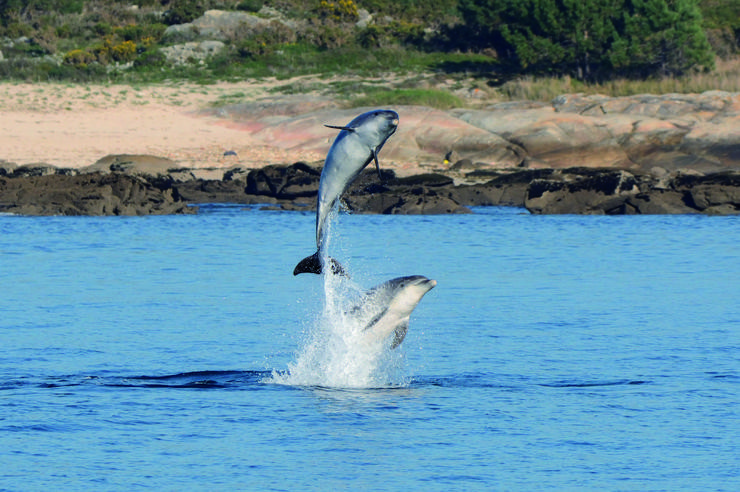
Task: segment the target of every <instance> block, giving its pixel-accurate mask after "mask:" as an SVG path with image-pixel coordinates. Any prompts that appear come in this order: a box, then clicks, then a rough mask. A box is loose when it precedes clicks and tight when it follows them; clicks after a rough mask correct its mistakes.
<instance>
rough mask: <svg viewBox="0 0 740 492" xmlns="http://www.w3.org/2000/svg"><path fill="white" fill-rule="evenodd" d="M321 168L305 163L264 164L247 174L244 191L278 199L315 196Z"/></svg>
mask: <svg viewBox="0 0 740 492" xmlns="http://www.w3.org/2000/svg"><path fill="white" fill-rule="evenodd" d="M320 177H321V170H319V169H316V168H313V167H311V166H309V165H308V164H306V163H303V162H297V163H295V164H291V165H290V166H276V165H274V166H266V167H264V168H262V169H256V170H254V171H252V172H250V173H249V175H248V176H247V186H246V190H245V191H246V193H247V194H250V195H268V196H274V197H275V198H279V199H287V200H290V199H295V198H299V197H307V196H315V195H316V194H317V193H318V190H319V179H320Z"/></svg>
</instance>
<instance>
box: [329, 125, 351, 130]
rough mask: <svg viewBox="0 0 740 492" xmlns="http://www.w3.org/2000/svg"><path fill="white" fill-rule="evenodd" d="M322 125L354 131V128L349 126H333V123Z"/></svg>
mask: <svg viewBox="0 0 740 492" xmlns="http://www.w3.org/2000/svg"><path fill="white" fill-rule="evenodd" d="M324 126H325V127H327V128H334V129H335V130H346V131H348V132H353V131H355V129H354V128H352V127H349V126H334V125H324Z"/></svg>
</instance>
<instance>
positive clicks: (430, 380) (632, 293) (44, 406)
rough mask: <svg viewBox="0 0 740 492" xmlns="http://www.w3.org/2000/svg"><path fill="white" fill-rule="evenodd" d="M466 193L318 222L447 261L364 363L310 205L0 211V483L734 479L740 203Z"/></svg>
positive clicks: (426, 484)
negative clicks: (706, 208)
mask: <svg viewBox="0 0 740 492" xmlns="http://www.w3.org/2000/svg"><path fill="white" fill-rule="evenodd" d="M475 211H476V213H475V214H473V215H451V216H378V215H340V216H339V217H338V219H337V222H336V223H335V224H334V225H333V232H332V244H331V248H332V255H333V256H334V257H336V258H337V259H339V260H340V261H342V262H343V263H344V264H345V266H346V267H347V268H348V270H349V271H350V272H351V274H352V282H353V283H354V284H356V285H357V286H361V287H363V288H369V287H371V286H373V285H375V284H378V283H380V282H383V281H385V280H388V279H390V278H393V277H398V276H403V275H413V274H421V275H426V276H428V277H430V278H433V279H436V280H437V281H438V285H437V287H436V288H434V289H433V290H432V291H430V292H429V293H428V294H427V295H426V296H425V297H424V298H423V299H422V301H421V303H420V304H419V306H418V307H417V308H416V310H415V311H414V312H413V314H412V317H411V324H410V328H409V332H408V336H407V338H406V340H405V341H404V343H403V344H402V345H401V346H400V348H399V349H397V350H396V351H393V353H390V354H385V355H386V357H384V358H381V359H379V360H378V361H376V362H375V364H376V365H375V366H374V367H370V368H369V371H370V372H371V373H372V375H373V378H371V379H370V380H369V381H370V382H368V380H367V379H362V380H353V379H352V375H351V374H350V375H349V376H347V377H344V378H337V377H336V376H337V375H336V374H333V373H332V372H333V371H339V372H341V370H342V368H341V367H340V368H337V367H335V366H332V365H331V364H325V362H326V361H321V360H315V361H313V362H312V363H308V364H297V361H300V360H302V359H301V358H302V357H304V356H305V354H306V350H307V347H309V346H310V345H311V343H315V342H316V340H317V336H321V332H320V331H317V325H318V324H320V319H321V313H322V312H323V310H324V309H325V307H326V304H327V295H329V294H328V291H327V290H326V288H325V285H324V282H323V278H322V277H319V276H314V275H301V276H299V277H293V275H292V270H293V267H294V266H295V264H296V263H297V262H298V260H300V259H301V258H303V257H305V256H307V255H309V254H311V253H312V252H313V246H314V244H313V243H314V216H313V214H302V213H293V212H291V213H286V212H271V211H260V210H258V209H256V208H244V207H229V206H211V207H204V208H203V209H202V210H201V213H200V214H198V215H196V216H165V217H128V218H123V217H102V218H93V217H49V218H38V217H37V218H28V217H15V216H3V217H0V282H1V285H2V293H1V294H0V464H2V466H0V490H10V491H42V490H50V489H53V490H127V491H128V490H137V489H159V490H194V491H198V490H209V491H211V490H289V491H293V490H332V489H334V490H348V489H356V490H404V491H406V490H432V491H434V490H445V491H446V490H610V491H612V490H613V491H616V490H640V491H647V490H666V491H676V490H690V491H697V490H702V491H710V490H726V491H734V490H740V444H738V443H739V442H740V303H739V302H738V299H739V298H740V218H739V217H704V216H632V217H585V216H533V215H528V214H527V213H526V212H525V211H523V210H520V209H506V208H479V209H476V210H475ZM329 343H330V341H328V340H327V344H329ZM333 355H336V354H333ZM352 360H354V357H353V359H352ZM384 364H387V365H390V366H392V367H390V368H387V367H383V365H384ZM291 371H292V372H293V373H292V372H291ZM295 372H301V374H295ZM338 382H339V383H338Z"/></svg>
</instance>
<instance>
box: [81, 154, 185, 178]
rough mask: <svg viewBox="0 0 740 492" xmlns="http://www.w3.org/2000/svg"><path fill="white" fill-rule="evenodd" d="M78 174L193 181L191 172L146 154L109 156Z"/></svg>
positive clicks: (170, 161)
mask: <svg viewBox="0 0 740 492" xmlns="http://www.w3.org/2000/svg"><path fill="white" fill-rule="evenodd" d="M79 172H80V173H103V174H107V173H122V174H128V175H130V176H142V177H147V178H158V179H165V180H169V181H172V182H178V183H179V182H183V181H190V180H192V179H195V175H194V174H193V172H192V170H190V169H186V168H182V167H180V166H179V165H178V164H177V163H176V162H175V161H173V160H172V159H167V158H165V157H157V156H154V155H146V154H109V155H107V156H105V157H103V158H101V159H99V160H98V161H97V162H95V163H94V164H91V165H89V166H86V167H83V168H81V169H80V170H79Z"/></svg>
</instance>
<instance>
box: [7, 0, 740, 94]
mask: <svg viewBox="0 0 740 492" xmlns="http://www.w3.org/2000/svg"><path fill="white" fill-rule="evenodd" d="M212 9H218V10H221V11H227V12H231V13H233V14H235V15H242V16H244V15H246V14H247V13H249V14H251V15H254V16H256V17H254V18H257V19H260V22H254V23H253V22H251V21H250V22H249V23H247V22H243V21H242V22H237V23H235V24H233V25H228V26H226V27H221V28H219V29H220V30H219V29H216V30H215V31H213V32H215V34H213V35H212V36H211V37H209V35H206V34H204V33H207V32H209V31H208V29H210V28H205V29H195V30H190V31H188V30H187V29H185V30H183V29H180V28H181V27H182V26H181V25H182V24H185V23H188V22H192V21H194V20H196V19H198V18H200V17H201V16H202V15H203V14H204V12H206V11H208V10H212ZM169 26H174V27H169ZM176 28H177V29H176ZM201 31H202V32H201ZM207 39H216V40H218V41H220V42H222V43H223V45H221V46H222V47H221V48H219V49H217V50H214V52H213V53H212V54H211V55H209V56H205V55H199V54H197V53H194V54H192V55H187V54H186V55H183V56H184V57H185V61H184V62H183V61H182V60H181V61H180V62H178V63H176V62H174V61H173V58H172V55H171V54H168V52H167V51H166V50H168V49H172V48H170V47H172V46H175V47H176V46H181V45H182V44H183V43H185V42H188V41H197V42H200V41H203V40H207ZM0 53H1V56H0V79H3V80H24V81H47V80H62V81H71V82H91V81H104V82H107V81H113V82H128V83H147V82H158V81H163V80H183V79H185V80H191V81H196V82H200V83H210V82H214V81H217V80H244V79H249V78H264V77H276V78H278V79H287V78H290V77H294V76H297V75H307V74H321V75H325V76H327V77H328V76H337V75H338V76H348V77H366V78H371V77H378V76H380V75H383V74H392V73H394V74H405V75H409V74H430V76H434V74H438V76H440V77H444V78H452V79H455V78H458V79H459V78H464V77H477V78H479V79H480V81H482V82H481V83H484V84H487V85H488V87H489V89H490V90H493V91H498V93H499V94H500V95H501V97H507V98H508V97H536V98H543V97H546V94H548V93H549V92H551V91H550V90H548V89H547V86H548V85H549V86H550V88H551V89H552V90H557V88H562V89H569V90H571V91H572V90H580V91H583V92H589V91H592V90H602V91H607V90H612V91H617V90H621V91H622V92H630V91H631V90H632V89H629V86H630V84H633V85H632V87H635V88H636V87H641V88H644V87H649V86H650V85H649V84H653V87H660V86H661V85H660V84H663V85H671V87H674V90H678V91H681V90H682V89H685V90H688V88H692V89H695V88H697V87H699V88H703V89H709V88H718V89H719V88H725V89H728V90H739V89H740V88H737V87H736V86H737V84H738V83H737V81H736V80H735V78H733V77H732V76H727V77H724V76H723V74H722V72H721V70H724V69H727V67H731V68H730V71H731V73H733V74H736V68H735V67H736V65H735V64H734V63H732V60H734V59H736V58H737V57H738V54H739V53H740V0H708V1H703V2H701V5H699V2H698V1H697V0H427V1H424V2H422V1H420V0H394V1H391V0H364V1H363V0H307V1H299V0H91V1H81V0H24V1H21V0H0ZM715 55H716V56H718V57H719V59H717V58H716V57H715ZM716 60H719V61H716ZM715 67H719V69H720V71H719V72H718V71H717V70H716V68H715ZM706 73H710V74H714V75H715V77H714V79H712V78H711V77H705V76H704V75H703V74H706ZM712 80H715V81H724V82H722V83H723V84H726V85H725V86H718V85H717V84H716V83H713V81H712ZM646 81H647V82H646ZM665 81H672V84H667V83H666V82H665ZM701 84H706V85H701ZM286 90H287V88H286ZM635 90H636V89H635ZM354 92H355V93H358V91H354ZM359 93H362V94H364V95H363V96H362V98H361V99H358V100H356V101H353V102H352V104H372V101H373V100H377V98H384V99H383V100H384V101H387V102H388V103H394V102H395V103H397V104H400V103H409V104H412V103H413V104H429V105H434V106H436V107H447V106H449V105H455V104H460V102H459V100H455V99H454V97H453V96H449V94H448V95H447V96H443V95H442V94H441V93H440V91H432V90H422V89H418V88H415V87H397V88H396V90H394V91H392V92H390V93H389V92H387V91H386V92H383V91H382V90H381V89H380V88H378V87H375V88H372V87H370V88H367V90H364V91H360V92H359ZM339 95H340V96H341V95H342V94H341V93H340V94H339ZM445 97H447V98H446V99H445Z"/></svg>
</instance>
